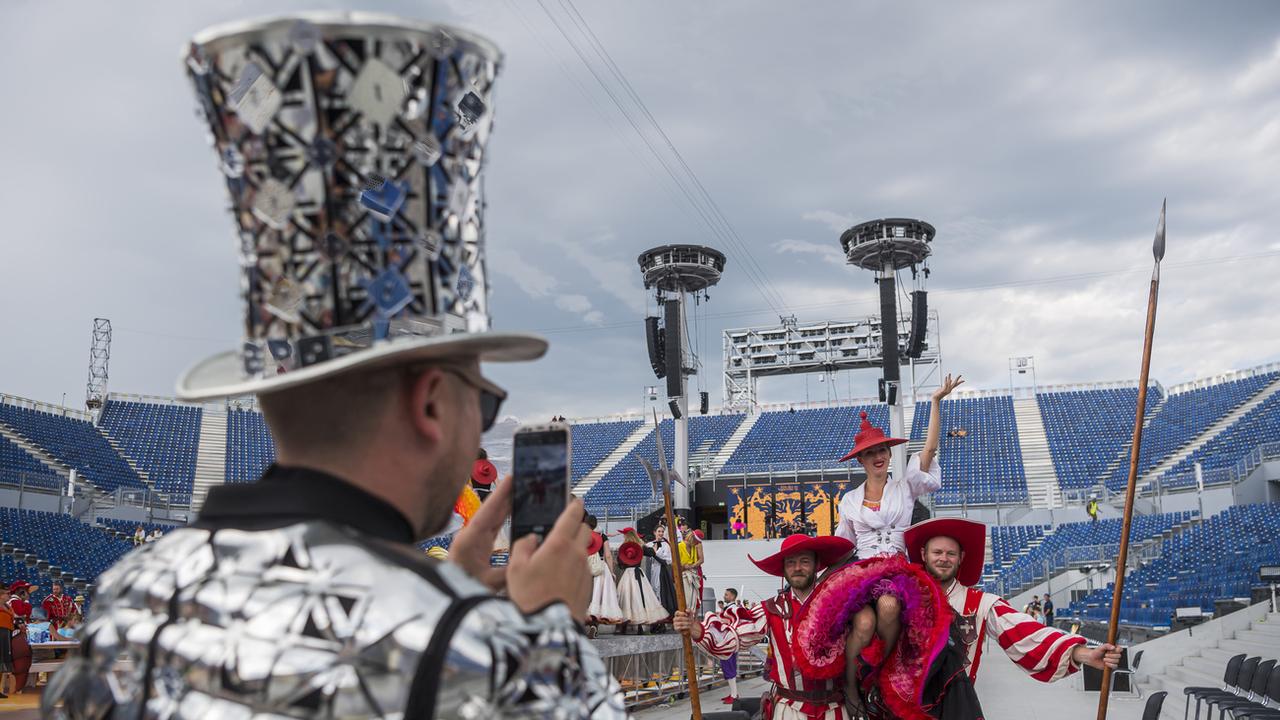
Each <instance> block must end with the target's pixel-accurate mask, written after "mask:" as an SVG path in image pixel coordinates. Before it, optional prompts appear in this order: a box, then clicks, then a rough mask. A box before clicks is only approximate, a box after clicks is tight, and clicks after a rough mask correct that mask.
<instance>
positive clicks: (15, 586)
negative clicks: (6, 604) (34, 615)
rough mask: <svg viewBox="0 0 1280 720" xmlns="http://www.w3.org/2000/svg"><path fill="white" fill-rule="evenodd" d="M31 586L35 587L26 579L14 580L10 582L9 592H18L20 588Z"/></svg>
mask: <svg viewBox="0 0 1280 720" xmlns="http://www.w3.org/2000/svg"><path fill="white" fill-rule="evenodd" d="M29 587H35V585H32V584H31V583H29V582H27V581H26V580H14V581H13V582H11V583H9V592H11V593H16V592H18V591H19V590H25V589H26V588H29Z"/></svg>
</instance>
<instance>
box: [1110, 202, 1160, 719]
mask: <svg viewBox="0 0 1280 720" xmlns="http://www.w3.org/2000/svg"><path fill="white" fill-rule="evenodd" d="M1164 212H1165V206H1164V205H1163V204H1162V205H1161V206H1160V225H1159V226H1158V228H1157V229H1156V241H1155V245H1154V247H1153V250H1152V252H1153V254H1154V255H1155V258H1156V265H1155V269H1154V270H1153V271H1152V272H1151V293H1150V295H1148V297H1147V328H1146V335H1145V337H1144V339H1143V344H1142V372H1141V373H1140V375H1139V378H1140V379H1139V380H1138V383H1139V384H1138V407H1137V416H1136V417H1135V418H1134V421H1133V444H1132V447H1130V448H1129V485H1128V488H1127V490H1126V491H1125V496H1124V521H1123V522H1122V523H1121V525H1120V556H1119V557H1118V558H1116V582H1115V590H1114V591H1113V592H1112V594H1111V622H1110V624H1108V625H1107V643H1109V644H1111V645H1115V643H1116V636H1117V634H1118V633H1119V631H1120V601H1121V599H1122V598H1123V597H1124V576H1125V569H1126V567H1127V565H1128V561H1129V528H1130V527H1131V526H1132V524H1133V498H1134V495H1136V494H1137V486H1138V456H1139V453H1140V452H1141V449H1142V420H1143V417H1144V416H1145V415H1146V410H1147V378H1148V377H1149V376H1150V373H1151V344H1152V340H1153V339H1154V337H1155V332H1156V301H1157V300H1158V299H1159V297H1160V260H1161V259H1163V258H1164ZM1110 696H1111V668H1109V667H1105V666H1104V667H1103V668H1102V689H1101V691H1100V692H1099V693H1098V720H1106V717H1107V701H1108V700H1109V699H1110Z"/></svg>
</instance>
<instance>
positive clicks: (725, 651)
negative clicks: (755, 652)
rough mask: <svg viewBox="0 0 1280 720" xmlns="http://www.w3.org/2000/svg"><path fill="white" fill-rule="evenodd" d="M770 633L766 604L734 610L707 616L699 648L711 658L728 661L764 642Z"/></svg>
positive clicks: (703, 623)
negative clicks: (741, 651) (736, 654)
mask: <svg viewBox="0 0 1280 720" xmlns="http://www.w3.org/2000/svg"><path fill="white" fill-rule="evenodd" d="M768 631H769V621H768V616H767V615H766V614H765V611H764V606H763V605H759V604H757V605H753V606H751V607H749V608H744V607H732V608H728V609H726V610H724V611H723V612H718V613H707V615H706V617H704V618H703V620H702V638H701V639H700V640H698V641H697V645H698V647H700V648H702V649H703V650H704V651H705V652H706V653H707V654H708V655H710V656H711V657H714V658H716V659H717V660H726V659H728V658H730V657H732V656H733V654H734V653H736V652H738V651H740V650H746V649H747V648H749V647H751V646H752V645H755V644H756V643H758V642H760V641H761V640H763V639H764V636H765V634H766V633H768Z"/></svg>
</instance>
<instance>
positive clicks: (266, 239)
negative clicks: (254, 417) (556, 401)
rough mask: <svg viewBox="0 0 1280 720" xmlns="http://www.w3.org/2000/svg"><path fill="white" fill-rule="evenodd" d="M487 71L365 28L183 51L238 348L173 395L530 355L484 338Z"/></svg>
mask: <svg viewBox="0 0 1280 720" xmlns="http://www.w3.org/2000/svg"><path fill="white" fill-rule="evenodd" d="M500 59H501V56H500V53H499V52H498V49H497V47H495V46H494V45H493V44H492V43H490V42H489V41H487V40H485V39H484V38H481V37H479V36H477V35H474V34H472V33H469V32H466V31H463V30H458V29H454V28H450V27H443V26H439V25H431V24H425V23H418V22H412V21H406V20H402V19H399V18H393V17H387V16H381V15H371V14H365V13H313V14H305V15H298V16H292V17H288V18H281V19H273V20H266V21H260V22H248V23H238V24H233V25H225V26H220V27H216V28H212V29H209V30H206V31H204V32H202V33H200V34H199V35H197V36H196V37H195V38H194V39H193V40H192V41H191V43H190V44H189V45H188V47H187V49H186V55H185V61H186V67H187V74H188V76H189V78H190V80H191V82H192V84H193V85H194V87H195V91H196V97H197V99H198V101H199V111H198V112H199V114H200V116H201V117H203V118H204V120H205V121H206V122H207V123H208V128H209V133H210V142H211V143H212V144H213V147H214V149H215V151H216V152H217V157H218V166H219V168H220V169H221V171H222V174H223V176H224V177H225V180H226V184H227V192H228V194H229V196H230V198H231V212H232V216H233V218H234V221H235V227H236V235H237V238H238V249H239V256H240V271H241V284H240V300H241V305H242V309H243V318H242V319H243V323H244V338H243V341H242V343H241V346H240V347H239V348H237V349H235V350H232V351H229V352H225V353H221V354H219V355H215V356H214V357H212V358H209V359H207V360H204V361H203V362H200V363H198V364H196V365H195V366H194V367H193V368H191V369H190V370H188V371H187V372H186V373H185V374H184V375H183V377H182V378H180V379H179V381H178V389H177V392H178V395H179V396H180V397H182V398H185V399H191V400H197V399H205V398H214V397H223V396H230V395H240V394H246V393H269V392H272V391H277V390H282V389H285V388H288V387H292V386H295V385H298V384H301V383H304V382H308V381H311V380H315V379H319V378H322V377H327V376H330V375H334V374H337V373H341V372H347V371H350V370H353V369H357V368H369V367H373V366H377V365H386V364H400V363H405V362H416V361H422V360H429V359H432V358H442V357H455V356H478V357H479V358H480V359H481V360H489V361H515V360H532V359H535V358H538V357H540V356H541V355H542V354H543V353H544V352H545V351H546V342H545V341H544V340H543V339H541V338H539V337H536V336H532V335H526V334H519V333H498V332H494V331H492V330H491V329H490V318H489V312H488V296H489V291H490V285H489V276H488V274H487V273H486V271H485V259H484V258H485V253H484V243H485V233H484V230H485V228H484V217H483V215H484V202H483V198H482V183H481V169H482V167H483V165H484V148H485V144H486V142H487V140H488V139H489V132H490V130H491V128H492V125H493V107H492V90H493V83H494V78H495V76H496V75H497V71H498V65H499V62H500Z"/></svg>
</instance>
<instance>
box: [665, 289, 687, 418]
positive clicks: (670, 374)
mask: <svg viewBox="0 0 1280 720" xmlns="http://www.w3.org/2000/svg"><path fill="white" fill-rule="evenodd" d="M665 311H666V317H665V318H663V320H664V322H663V325H665V326H666V331H665V333H664V334H665V335H666V345H665V348H664V352H665V355H666V357H665V358H664V359H665V360H666V361H667V397H669V398H673V397H680V395H681V387H680V380H681V379H682V378H683V375H684V369H683V368H682V367H681V366H682V365H683V360H684V358H682V357H680V355H681V352H682V351H681V348H683V347H684V344H683V342H682V340H681V338H680V301H678V300H668V301H667V302H666V307H665Z"/></svg>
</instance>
